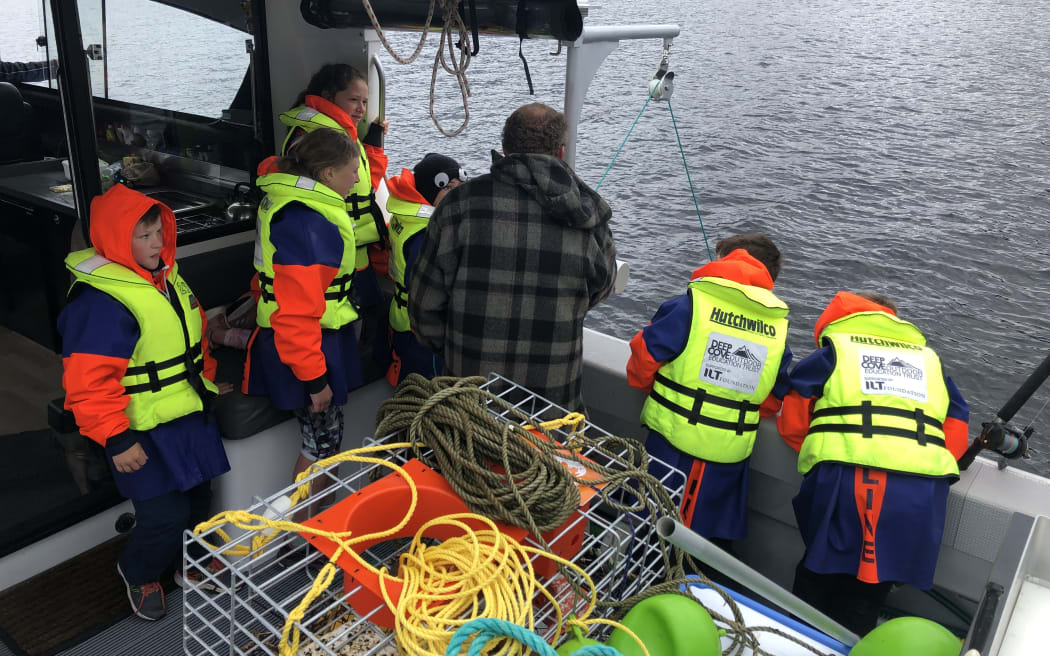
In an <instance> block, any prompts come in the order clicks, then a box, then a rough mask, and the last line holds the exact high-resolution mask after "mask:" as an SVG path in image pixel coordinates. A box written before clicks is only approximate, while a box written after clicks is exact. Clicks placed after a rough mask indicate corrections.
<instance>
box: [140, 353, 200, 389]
mask: <svg viewBox="0 0 1050 656" xmlns="http://www.w3.org/2000/svg"><path fill="white" fill-rule="evenodd" d="M143 368H145V367H143ZM202 371H204V358H200V359H199V360H195V361H194V362H193V365H192V366H191V367H190V368H189V369H183V370H182V371H180V372H179V373H177V374H174V375H172V376H168V377H167V378H158V377H157V371H156V369H153V370H152V371H151V372H150V379H149V382H148V383H139V384H138V385H128V386H126V387H125V388H124V393H125V394H141V393H142V392H153V393H157V392H159V391H161V390H162V389H164V388H165V387H168V386H169V385H174V384H175V383H178V382H180V381H183V380H190V376H199V375H200V373H201V372H202Z"/></svg>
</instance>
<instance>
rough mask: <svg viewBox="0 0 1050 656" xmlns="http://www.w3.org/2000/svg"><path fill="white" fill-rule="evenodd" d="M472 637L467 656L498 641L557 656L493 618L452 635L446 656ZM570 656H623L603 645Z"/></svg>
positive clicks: (455, 653)
mask: <svg viewBox="0 0 1050 656" xmlns="http://www.w3.org/2000/svg"><path fill="white" fill-rule="evenodd" d="M473 634H477V635H476V636H475V637H474V638H473V639H472V642H471V643H470V649H469V651H467V656H480V654H481V650H482V649H484V648H485V645H486V644H488V643H489V642H490V641H492V640H496V639H497V638H511V639H513V640H517V641H518V642H520V643H521V644H523V645H525V646H526V647H528V648H529V649H531V650H532V651H534V652H535V653H536V654H537V655H538V656H558V652H556V651H554V648H553V647H551V646H550V645H548V644H547V643H546V642H544V640H543V638H541V637H539V636H538V635H536V634H535V633H533V632H532V631H529V630H528V629H526V628H525V627H523V626H519V625H517V624H514V623H513V622H508V621H507V620H501V619H497V618H494V617H479V618H477V619H473V620H471V621H469V622H467V623H466V624H464V625H463V626H461V627H459V630H457V631H456V632H455V633H454V634H452V640H450V641H449V643H448V649H446V650H445V656H458V654H459V650H460V648H461V647H462V646H463V643H464V642H466V641H467V640H471V636H472V635H473ZM572 656H623V654H621V653H620V652H618V651H616V650H615V649H613V648H612V647H606V646H605V645H587V646H585V647H581V648H579V649H577V650H576V651H574V652H573V653H572Z"/></svg>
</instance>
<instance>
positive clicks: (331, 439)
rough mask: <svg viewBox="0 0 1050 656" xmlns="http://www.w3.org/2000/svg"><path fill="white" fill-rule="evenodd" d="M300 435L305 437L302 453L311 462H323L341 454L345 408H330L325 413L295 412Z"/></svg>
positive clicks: (303, 410) (335, 406) (300, 410)
mask: <svg viewBox="0 0 1050 656" xmlns="http://www.w3.org/2000/svg"><path fill="white" fill-rule="evenodd" d="M295 418H296V419H298V420H299V433H300V434H301V435H302V436H303V447H302V450H301V453H302V454H303V455H304V456H306V457H307V458H310V459H311V460H322V459H324V458H328V457H330V456H334V455H335V454H337V453H339V446H340V444H341V443H342V441H343V408H342V407H341V406H338V405H332V406H329V407H328V409H327V410H325V411H324V412H310V411H309V410H308V409H306V408H301V409H299V410H296V411H295Z"/></svg>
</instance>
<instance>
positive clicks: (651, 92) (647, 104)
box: [594, 85, 657, 191]
mask: <svg viewBox="0 0 1050 656" xmlns="http://www.w3.org/2000/svg"><path fill="white" fill-rule="evenodd" d="M656 89H657V87H656V85H653V90H652V91H650V92H649V97H648V98H646V99H645V104H644V105H642V109H641V111H639V112H638V116H635V117H634V123H632V124H631V129H630V130H628V131H627V134H626V135H624V137H623V141H621V142H620V147H619V148H617V149H616V154H615V155H613V158H612V161H611V162H609V166H606V167H605V173H602V179H601V180H599V181H598V184H596V185H594V190H595V191H598V190H599V189H601V187H602V183H603V182H605V176H607V175H609V171H610V170H611V169H612V167H613V164H615V163H616V158H617V157H619V156H620V151H621V150H623V147H624V146H625V145H626V144H627V140H628V139H630V138H631V133H632V132H634V126H636V125H638V119H640V118H642V114H643V113H644V112H645V108H646V107H648V106H649V101H650V100H652V99H653V93H655V92H656Z"/></svg>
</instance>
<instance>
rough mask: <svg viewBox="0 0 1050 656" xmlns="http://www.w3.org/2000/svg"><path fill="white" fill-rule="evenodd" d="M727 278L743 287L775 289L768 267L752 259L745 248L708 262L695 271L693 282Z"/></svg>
mask: <svg viewBox="0 0 1050 656" xmlns="http://www.w3.org/2000/svg"><path fill="white" fill-rule="evenodd" d="M708 276H710V277H714V278H725V279H726V280H732V281H733V282H736V283H740V284H741V285H751V286H752V287H761V288H762V289H770V290H771V289H773V278H772V276H770V275H769V269H767V268H766V265H764V264H762V263H761V262H759V261H758V260H757V259H755V258H754V257H752V255H751V253H748V252H747V251H746V250H744V249H743V248H738V249H736V250H735V251H733V252H731V253H730V254H729V255H726V256H725V257H723V258H722V259H719V260H715V261H714V262H708V263H707V264H705V265H704V266H702V267H700V268H699V269H696V270H695V271H693V278H692V279H693V280H696V279H697V278H704V277H708Z"/></svg>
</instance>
